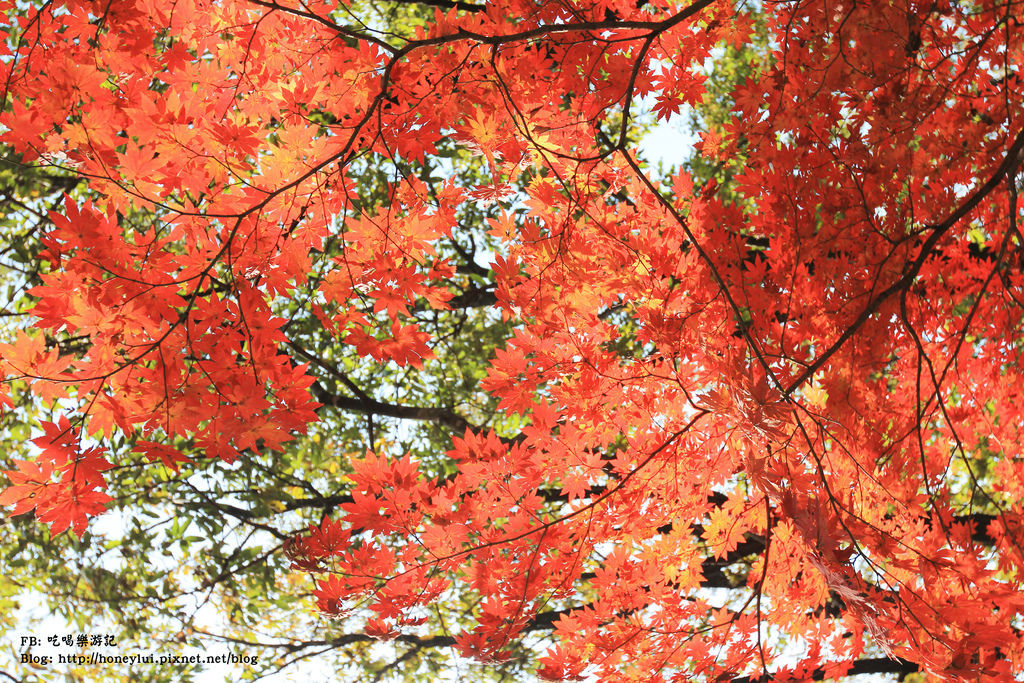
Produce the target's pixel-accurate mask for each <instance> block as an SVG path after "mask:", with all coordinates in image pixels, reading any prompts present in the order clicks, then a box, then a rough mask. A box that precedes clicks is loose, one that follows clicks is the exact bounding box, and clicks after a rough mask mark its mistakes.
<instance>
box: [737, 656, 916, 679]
mask: <svg viewBox="0 0 1024 683" xmlns="http://www.w3.org/2000/svg"><path fill="white" fill-rule="evenodd" d="M919 670H920V669H919V668H918V666H917V664H915V663H914V662H911V661H909V660H906V659H887V658H885V657H871V658H868V659H858V660H857V661H855V662H854V663H853V666H852V667H850V670H849V671H848V672H847V674H846V675H847V676H858V675H860V674H898V675H900V676H906V675H907V674H912V673H915V672H917V671H919ZM774 679H775V677H774V676H773V675H772V674H764V675H762V676H754V677H751V676H741V677H739V678H734V679H732V681H731V683H769V681H772V680H774ZM807 680H812V681H823V680H825V671H824V669H815V670H814V671H812V672H811V674H810V678H809V679H807Z"/></svg>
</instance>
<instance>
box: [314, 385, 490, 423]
mask: <svg viewBox="0 0 1024 683" xmlns="http://www.w3.org/2000/svg"><path fill="white" fill-rule="evenodd" d="M312 390H313V397H314V398H315V399H316V400H317V401H319V402H320V403H323V404H324V405H326V406H331V407H332V408H340V409H342V410H349V411H352V412H356V413H364V414H370V415H381V416H384V417H397V418H399V419H403V420H421V421H424V422H436V423H438V424H442V425H445V426H447V427H451V428H452V429H455V430H457V431H460V432H462V431H465V430H467V429H470V428H472V427H473V425H472V424H471V423H470V422H469V421H468V420H466V418H464V417H462V416H461V415H459V414H457V413H455V412H454V411H451V410H448V409H447V408H438V407H435V406H407V405H399V404H394V403H384V402H382V401H378V400H377V399H375V398H371V397H369V396H365V397H360V398H354V397H351V396H339V395H337V394H332V393H330V392H328V391H327V390H326V389H324V388H323V387H322V386H321V385H320V383H319V382H317V383H314V384H313V386H312Z"/></svg>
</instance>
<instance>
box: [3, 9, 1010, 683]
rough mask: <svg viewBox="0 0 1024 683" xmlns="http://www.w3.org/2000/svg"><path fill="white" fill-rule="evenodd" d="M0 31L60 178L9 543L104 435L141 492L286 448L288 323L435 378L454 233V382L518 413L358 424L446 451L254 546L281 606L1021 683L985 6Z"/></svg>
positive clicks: (352, 352) (789, 676)
mask: <svg viewBox="0 0 1024 683" xmlns="http://www.w3.org/2000/svg"><path fill="white" fill-rule="evenodd" d="M5 4H6V12H7V14H8V17H9V20H10V25H9V27H8V28H7V36H8V38H7V41H6V43H7V47H6V48H5V49H6V54H4V55H3V57H2V62H0V82H2V83H3V84H4V86H3V87H4V91H3V92H4V95H5V99H4V100H3V103H4V108H3V111H2V113H0V124H2V126H3V128H2V130H3V133H2V134H0V142H2V143H3V144H5V145H8V146H9V147H10V148H12V149H13V150H15V151H16V152H17V153H18V154H20V155H21V158H22V162H23V163H25V164H32V165H48V166H52V167H56V168H64V169H71V170H73V171H74V173H75V174H77V175H78V177H80V178H83V179H87V190H88V192H87V193H80V194H78V195H75V196H74V197H72V196H70V195H69V196H68V197H67V199H66V201H65V203H64V206H63V207H62V208H61V209H60V210H57V211H54V212H52V213H51V214H50V217H49V231H48V232H47V233H46V234H45V236H43V237H42V247H41V251H40V253H39V255H38V258H39V260H40V262H42V263H45V264H46V268H45V270H44V274H43V275H42V276H41V281H40V282H39V283H37V284H36V286H34V287H33V288H32V289H31V290H30V291H29V292H28V295H30V296H31V297H32V301H33V307H32V308H31V314H32V316H33V318H32V323H31V325H30V326H29V325H26V326H25V327H24V328H23V329H22V330H21V331H20V332H19V333H18V336H17V339H15V340H13V341H12V342H11V343H10V344H5V345H3V346H2V348H0V357H2V360H0V372H2V373H3V375H4V376H5V377H7V384H5V385H0V387H13V386H15V385H16V384H17V386H19V387H22V388H21V389H19V390H18V396H15V392H14V391H13V390H10V391H8V389H6V388H3V389H2V391H3V392H4V393H5V394H7V395H3V396H0V401H3V402H4V403H5V406H6V408H7V409H10V408H12V407H13V405H14V399H16V398H18V397H21V396H22V394H23V393H24V392H25V391H27V390H29V389H30V391H31V393H32V395H34V396H35V397H37V399H38V400H41V401H43V402H45V403H46V404H47V405H52V406H58V407H59V411H58V412H60V414H61V417H59V418H54V421H46V422H44V423H43V424H42V425H41V429H42V434H41V435H40V436H39V437H38V438H36V439H35V441H34V443H35V444H36V446H38V451H39V455H38V457H37V458H36V459H35V460H33V461H19V462H18V464H17V469H16V470H14V471H11V472H8V473H7V477H8V478H9V480H10V486H9V487H8V488H7V489H6V490H4V491H3V493H0V503H3V504H5V505H13V509H12V510H11V513H12V514H21V513H27V512H29V511H33V512H34V514H35V516H36V518H37V519H38V520H39V521H40V522H43V523H47V524H50V525H51V530H52V532H54V533H56V532H60V531H63V530H64V529H67V528H68V527H71V528H72V530H73V531H74V532H75V533H76V534H78V535H79V536H81V535H82V534H83V533H85V531H86V528H87V524H88V521H89V519H90V518H91V517H92V516H94V515H97V514H99V513H101V512H102V511H103V510H104V508H105V504H106V503H108V502H109V501H110V500H111V497H110V495H109V492H108V491H107V486H106V480H105V474H104V472H105V471H107V470H109V468H111V467H112V466H113V465H114V463H116V462H118V458H119V457H125V455H126V453H127V451H125V450H124V449H122V450H121V451H117V450H116V449H114V450H108V449H107V448H106V447H104V446H102V444H104V443H107V442H109V441H110V439H111V438H112V437H113V436H114V435H122V436H125V437H129V442H128V443H129V444H130V449H131V450H132V452H134V453H137V454H141V455H143V456H145V457H146V458H148V459H149V460H151V461H153V462H154V463H159V464H158V465H154V467H157V466H162V467H167V468H172V469H173V468H177V467H181V466H193V464H197V465H199V466H201V462H199V463H193V462H192V461H195V460H200V461H201V460H202V459H203V458H219V459H221V460H223V461H225V462H232V461H234V460H236V459H245V458H247V457H249V454H251V453H253V452H256V451H266V450H268V449H269V450H272V451H273V450H277V451H280V450H282V449H285V448H288V447H289V443H290V442H291V441H292V440H294V439H296V438H297V437H298V436H299V435H301V434H303V433H305V431H306V428H307V426H308V425H310V424H311V423H313V422H315V421H317V420H318V419H320V418H319V416H318V410H320V409H321V408H322V406H323V405H327V406H330V405H332V402H331V397H330V396H328V395H325V394H324V393H323V392H320V393H316V392H314V391H313V390H314V389H315V388H316V387H318V386H319V385H318V384H316V380H315V378H316V377H317V376H318V374H317V373H322V372H323V373H330V372H331V367H330V366H331V364H332V361H330V360H327V359H326V357H323V356H319V355H317V353H316V351H315V348H314V347H313V346H312V345H311V344H309V343H308V339H306V338H305V337H303V338H299V335H298V334H297V333H295V332H294V329H293V327H292V325H293V320H292V319H291V317H287V316H285V315H284V313H283V311H285V310H292V311H297V312H295V313H294V315H295V316H300V315H306V316H307V317H308V320H311V321H313V322H314V323H315V327H316V331H317V334H318V335H320V337H319V338H322V339H326V340H329V341H330V343H332V344H334V345H335V348H339V349H342V351H339V352H338V354H348V355H349V356H353V357H355V356H358V357H361V358H364V359H369V360H371V361H372V362H375V363H378V364H392V365H394V366H398V367H403V368H407V369H408V371H409V372H410V373H421V374H422V375H423V376H429V375H430V373H431V372H432V371H433V370H432V369H433V368H436V367H437V365H438V363H439V361H438V360H437V345H438V344H439V343H440V340H438V339H437V338H436V337H435V336H434V335H432V334H431V333H429V332H428V331H427V330H426V329H425V328H424V326H423V324H422V323H421V316H420V314H421V313H422V312H424V311H434V312H437V313H438V314H441V313H443V312H445V311H448V310H453V309H455V308H457V307H459V306H460V305H468V304H466V302H467V301H469V298H468V297H467V296H466V292H467V291H468V290H467V288H468V287H469V285H468V284H467V283H468V282H469V280H468V279H467V277H468V276H467V275H466V272H467V270H473V268H472V266H473V264H472V263H467V262H465V261H464V260H460V259H459V258H458V257H457V255H453V252H452V251H451V250H450V249H449V248H447V247H446V246H444V245H447V244H449V243H450V241H455V242H456V243H457V242H458V239H459V236H460V231H462V230H465V229H466V227H465V222H466V220H467V218H466V216H467V215H468V214H467V213H466V212H467V208H466V207H468V206H472V207H476V210H478V211H479V210H482V211H484V214H485V218H484V221H483V222H482V223H481V226H482V230H484V231H486V232H487V233H488V235H489V238H490V239H492V240H496V241H497V242H498V243H500V247H499V248H497V249H496V250H495V253H494V254H493V257H491V259H490V261H491V263H490V266H489V268H487V269H484V268H481V267H480V266H479V265H477V266H476V269H477V270H481V271H485V273H486V276H487V277H488V278H490V280H489V282H490V287H491V289H489V292H490V293H491V296H492V300H493V301H495V302H496V303H495V306H496V309H495V311H496V313H495V315H496V316H497V315H500V316H502V318H503V319H504V320H505V321H507V322H509V323H510V324H511V336H510V337H509V338H508V339H507V340H506V341H505V343H504V344H503V345H502V346H501V348H499V349H498V350H497V351H496V353H495V354H494V357H493V358H492V359H491V360H490V365H489V369H488V371H487V373H486V376H485V377H484V378H483V379H482V380H481V381H480V382H479V387H478V388H479V390H481V391H483V392H486V394H487V395H489V396H491V397H493V398H495V399H497V401H498V407H499V409H500V412H501V414H502V415H504V416H506V417H508V416H511V417H514V418H515V419H514V420H506V421H505V422H503V423H502V426H500V427H494V426H493V425H490V424H488V423H487V422H486V421H485V420H482V419H474V416H473V415H472V414H471V413H459V412H458V411H453V410H447V409H444V408H443V407H436V406H434V407H431V406H429V405H424V406H420V407H418V408H417V410H419V411H420V412H415V410H413V409H412V408H408V410H407V411H406V412H405V413H402V411H400V410H398V409H397V408H394V409H392V414H393V417H399V418H405V417H409V418H413V419H436V420H437V421H438V422H439V423H441V424H444V425H445V426H446V427H447V428H448V429H450V431H451V439H450V446H449V449H448V450H447V452H446V453H441V452H438V453H437V454H436V456H437V457H435V458H434V459H432V460H429V461H428V460H424V459H421V458H413V457H411V456H409V455H408V454H405V453H402V452H395V451H394V450H390V451H389V450H388V449H387V448H385V447H380V448H377V447H374V448H372V449H370V450H366V449H363V450H365V454H363V455H359V456H354V457H352V458H350V463H348V464H346V469H345V471H346V472H347V474H345V475H344V476H345V482H344V483H345V485H346V488H345V491H346V493H345V496H344V497H343V500H339V504H338V508H337V510H336V511H335V513H334V514H333V515H331V516H326V517H325V518H324V519H323V521H322V522H320V523H319V524H313V525H312V526H311V527H310V528H309V529H300V530H297V531H296V533H295V534H294V537H293V539H292V540H291V541H290V542H289V543H288V544H287V549H286V550H287V552H288V553H289V555H290V557H291V558H292V560H293V563H294V566H295V567H296V568H298V569H303V570H308V571H309V572H310V573H311V574H312V577H313V580H314V581H315V595H316V603H317V607H319V609H320V610H322V611H324V612H326V613H328V614H331V615H335V616H336V617H337V618H338V619H341V620H347V622H346V623H350V624H351V625H352V629H354V630H356V631H359V632H360V633H363V634H368V635H372V636H375V637H381V638H392V637H399V638H406V641H405V642H414V641H415V642H420V643H421V644H422V645H423V646H424V647H426V646H432V645H438V646H453V647H455V648H457V649H458V650H459V651H460V652H461V653H462V654H464V655H467V656H472V657H476V658H478V659H481V660H484V661H495V662H500V661H501V660H502V659H503V658H507V657H509V656H511V654H510V653H511V652H512V648H514V646H515V644H516V643H518V642H519V641H521V639H522V638H524V637H526V636H528V635H530V634H535V633H538V632H540V631H548V632H550V638H551V640H550V641H549V642H547V643H546V648H545V649H546V653H544V654H543V655H538V657H539V659H538V661H537V663H536V665H535V666H536V667H537V668H536V670H537V672H538V673H539V674H540V675H541V676H543V677H546V678H551V679H573V678H579V677H587V676H596V677H597V678H599V679H602V680H615V681H621V680H638V681H639V680H642V681H647V680H708V681H715V680H718V681H725V680H768V679H767V676H768V675H769V674H774V678H773V679H772V680H776V681H780V680H807V679H811V678H818V679H820V678H823V677H841V676H843V675H845V674H847V673H859V672H869V671H878V672H886V671H888V672H895V673H908V672H912V671H915V670H917V669H921V670H924V671H926V672H928V673H929V674H930V675H931V676H934V677H936V678H938V679H942V680H950V681H960V680H971V681H975V680H991V681H1004V680H1010V679H1011V678H1012V677H1013V675H1014V674H1020V673H1022V672H1024V639H1022V632H1021V628H1024V622H1022V618H1024V597H1022V596H1024V593H1022V592H1021V589H1022V581H1024V578H1022V572H1024V551H1022V546H1021V543H1022V541H1024V527H1022V524H1024V518H1022V514H1024V463H1022V461H1021V457H1020V446H1021V443H1022V435H1021V433H1020V425H1021V424H1024V335H1022V333H1021V330H1022V322H1024V235H1022V234H1021V231H1020V227H1019V225H1018V223H1019V221H1020V220H1021V210H1020V207H1019V205H1018V197H1017V192H1018V186H1019V185H1018V184H1019V183H1020V179H1021V177H1022V175H1021V168H1020V165H1021V160H1022V159H1024V115H1022V110H1021V101H1022V96H1024V83H1022V80H1021V78H1022V77H1021V73H1020V69H1021V63H1022V61H1024V29H1022V22H1024V7H1022V6H1021V5H1020V4H1019V3H1015V2H1009V1H1007V0H1000V1H998V2H995V1H989V0H977V1H972V2H951V1H949V0H933V1H932V0H929V1H926V2H916V1H914V0H894V1H892V2H870V3H869V2H854V1H853V0H843V1H842V2H824V1H820V0H801V1H798V2H786V3H761V5H763V6H753V5H748V4H746V3H738V2H726V1H723V0H717V1H713V0H698V1H697V2H693V3H687V2H671V1H669V0H653V1H651V2H639V3H638V2H635V1H634V0H572V1H571V2H567V1H558V2H556V1H550V2H549V1H548V0H502V1H500V2H487V3H481V4H473V3H463V2H447V1H438V2H430V3H424V5H432V6H433V7H431V8H429V9H428V10H423V11H422V12H421V14H420V16H422V17H423V20H422V21H421V22H420V23H419V24H417V25H416V27H415V30H413V31H410V32H409V33H408V34H405V35H400V34H397V33H389V32H387V31H386V30H383V29H381V27H377V26H374V25H372V24H370V25H365V24H363V23H360V22H357V21H355V20H353V19H352V17H354V16H355V14H349V13H346V9H347V5H348V3H346V2H342V3H340V4H338V3H334V2H327V3H324V2H313V3H308V2H293V1H292V0H280V2H278V1H277V0H269V1H264V0H227V1H224V2H221V1H218V2H206V1H203V0H175V1H173V2H172V1H170V0H126V1H123V2H106V1H103V2H99V1H97V2H86V1H84V0H68V1H66V2H61V3H57V2H47V3H45V4H44V5H42V6H40V7H38V8H33V9H31V10H29V11H28V12H25V11H23V9H19V8H18V7H17V6H16V5H15V4H14V3H10V2H8V3H5ZM393 4H395V5H405V4H416V3H393ZM420 9H423V7H421V8H420ZM745 46H747V47H749V48H750V49H751V50H753V52H752V53H749V52H748V54H752V55H753V56H752V57H749V64H748V66H749V74H748V75H747V76H745V77H743V78H736V79H734V80H733V81H732V82H729V83H727V86H728V87H726V88H724V90H723V89H722V88H719V90H717V91H715V92H712V91H711V89H710V83H711V81H712V76H713V75H714V74H715V64H716V63H718V62H720V61H721V60H722V59H724V58H725V57H726V55H727V54H735V51H737V50H740V49H741V48H744V47H745ZM758 46H760V47H759V48H758ZM717 83H719V84H721V83H722V81H721V80H719V81H717ZM712 98H714V99H716V102H717V104H718V105H719V106H723V107H724V110H723V115H722V116H720V117H719V118H718V119H717V120H712V117H708V118H707V119H706V121H707V126H706V130H705V131H703V133H702V137H701V140H700V143H699V144H698V149H697V153H696V156H695V158H694V159H693V160H692V161H691V162H690V163H688V164H687V165H685V166H683V167H680V168H675V169H673V170H671V171H670V172H668V173H660V172H658V171H657V170H656V169H654V168H652V167H651V166H650V165H649V164H647V163H646V162H645V161H644V159H643V158H642V156H641V155H640V154H639V152H638V147H637V140H636V139H635V136H634V134H633V131H634V128H633V126H634V125H639V123H637V122H638V121H639V120H640V119H641V118H642V117H643V116H644V115H646V114H645V113H644V112H651V113H653V115H654V116H656V117H657V118H659V119H661V120H667V119H669V118H671V117H674V116H677V115H680V113H681V112H684V111H688V110H689V109H690V108H691V107H697V108H699V107H701V106H707V105H709V104H711V102H710V100H711V99H712ZM673 120H675V119H673ZM445 145H448V146H449V147H450V148H453V149H457V150H461V151H462V153H463V156H460V157H455V161H452V162H449V168H448V169H447V171H446V172H438V173H435V175H434V176H432V177H431V176H429V174H420V175H417V174H407V173H403V172H401V170H400V169H401V168H405V167H406V166H416V165H423V166H424V167H425V166H428V165H429V164H430V163H431V159H432V158H437V155H438V154H439V149H441V148H442V147H444V146H445ZM449 147H445V149H448V148H449ZM466 152H468V154H466ZM679 156H680V158H679V161H683V157H684V156H685V152H684V150H680V152H679ZM460 159H462V160H466V159H473V160H474V161H473V163H476V164H478V167H479V168H482V169H483V171H484V173H483V177H481V178H480V179H479V180H478V182H475V183H466V182H463V181H462V180H461V178H463V176H460V175H459V173H458V172H457V171H458V168H459V164H460V163H463V161H459V160H460ZM465 163H469V162H468V161H466V162H465ZM403 164H404V165H406V166H403ZM373 168H378V169H383V170H382V171H381V174H382V176H383V178H384V179H383V180H382V181H381V182H382V183H383V190H382V191H383V192H384V193H385V196H386V198H387V201H386V202H383V203H381V204H379V205H376V206H373V205H370V204H369V203H368V202H366V201H364V195H365V194H366V193H367V192H368V190H367V189H366V188H365V186H362V185H361V184H360V183H361V182H364V181H363V180H361V179H364V178H365V177H367V175H366V174H367V173H368V169H373ZM87 196H88V197H89V198H88V199H87V198H86V197H87ZM481 276H482V275H481ZM481 301H482V300H481ZM477 303H480V301H477ZM289 305H290V306H291V308H289V307H288V306H289ZM309 327H310V326H309V325H306V326H305V327H303V329H304V330H308V329H309ZM304 334H305V333H304ZM62 340H63V341H62ZM67 340H75V341H76V344H74V345H72V346H71V347H70V348H69V346H68V344H67V343H66V342H67ZM62 343H63V345H62ZM304 349H305V351H304ZM341 377H344V376H343V375H342V376H341ZM339 382H341V383H342V384H344V379H341V380H339ZM348 389H349V393H350V394H351V396H349V397H347V399H345V398H344V397H343V398H340V399H337V400H336V401H335V402H334V404H333V405H335V407H338V408H342V409H344V408H345V407H346V405H352V406H353V407H354V409H364V410H369V408H372V407H374V406H381V405H382V404H381V402H380V401H378V397H373V396H366V395H362V396H360V395H359V394H360V392H359V388H358V387H348ZM26 395H27V394H26ZM346 400H347V401H348V403H346ZM424 400H425V402H427V403H429V400H430V398H429V396H426V397H424ZM382 410H383V408H382ZM423 411H426V412H423ZM431 411H433V412H431ZM399 413H401V414H399ZM512 424H514V425H518V428H517V429H510V428H509V425H512ZM338 457H339V458H343V457H344V456H343V454H342V453H339V456H338ZM438 463H447V465H445V466H444V467H442V466H440V465H438ZM339 476H340V475H339ZM453 596H462V597H463V598H464V599H465V600H468V604H469V605H471V607H470V608H469V609H470V612H471V614H472V617H473V620H474V622H475V625H474V626H473V627H472V628H466V629H463V630H461V631H459V632H453V633H448V632H447V631H443V630H442V623H441V622H439V621H435V620H434V618H433V616H432V615H435V614H439V612H431V611H430V610H429V609H428V608H429V607H430V606H431V605H439V604H445V603H446V601H447V602H450V601H451V600H453V599H454V598H453ZM531 666H532V665H531ZM740 677H746V678H742V679H741V678H740Z"/></svg>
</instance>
